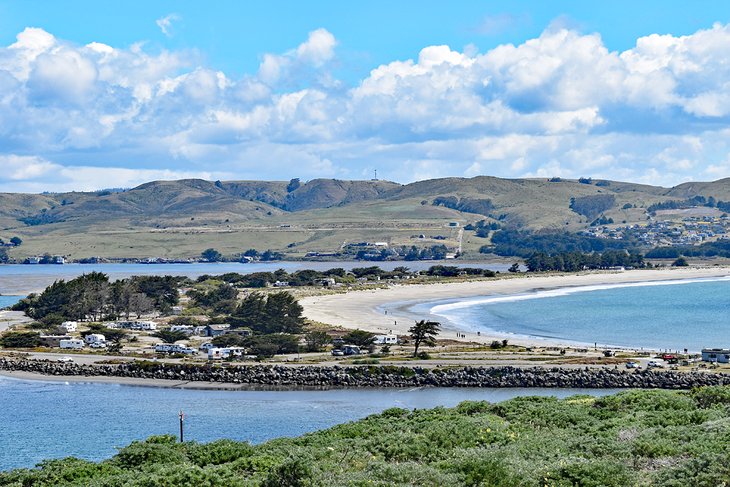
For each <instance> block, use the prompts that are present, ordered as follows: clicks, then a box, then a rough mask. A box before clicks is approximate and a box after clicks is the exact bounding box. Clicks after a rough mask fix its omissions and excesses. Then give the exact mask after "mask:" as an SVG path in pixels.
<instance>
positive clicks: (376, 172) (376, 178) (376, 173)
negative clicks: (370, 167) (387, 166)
mask: <svg viewBox="0 0 730 487" xmlns="http://www.w3.org/2000/svg"><path fill="white" fill-rule="evenodd" d="M377 180H378V170H377V169H376V170H375V179H374V180H373V181H377Z"/></svg>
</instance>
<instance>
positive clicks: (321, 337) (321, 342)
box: [304, 331, 332, 352]
mask: <svg viewBox="0 0 730 487" xmlns="http://www.w3.org/2000/svg"><path fill="white" fill-rule="evenodd" d="M304 341H305V342H306V343H307V352H321V351H322V349H323V348H324V347H325V346H326V345H328V344H329V343H332V337H330V336H329V335H328V334H327V333H326V332H324V331H310V332H309V333H307V334H306V335H304Z"/></svg>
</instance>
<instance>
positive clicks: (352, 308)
mask: <svg viewBox="0 0 730 487" xmlns="http://www.w3.org/2000/svg"><path fill="white" fill-rule="evenodd" d="M729 276H730V267H720V266H717V267H692V268H662V269H637V270H630V271H594V272H583V273H577V274H553V275H548V276H545V275H519V276H509V277H500V278H496V279H489V280H474V281H467V282H459V283H432V284H408V285H400V284H399V285H393V286H391V287H389V288H387V289H376V290H362V291H359V290H358V291H349V292H347V293H343V294H333V295H325V296H311V297H307V298H303V299H302V300H300V304H301V305H302V306H303V307H304V316H306V317H307V318H309V319H311V320H313V321H318V322H322V323H326V324H329V325H333V326H342V327H344V328H348V329H361V330H365V331H370V332H373V333H377V334H390V333H394V334H398V335H407V334H408V328H410V326H411V325H412V323H413V321H414V320H415V319H416V318H420V319H424V318H425V319H434V320H436V321H440V322H441V323H442V330H441V333H440V334H439V337H438V338H440V339H449V340H457V341H466V342H472V343H480V344H489V343H491V342H492V341H494V340H502V339H504V338H508V339H509V341H510V342H511V343H513V344H516V345H522V346H526V347H545V346H556V347H576V346H578V347H580V346H588V345H591V346H592V345H593V344H586V343H582V342H577V341H571V340H569V339H553V338H541V337H533V336H527V335H518V334H510V333H508V332H496V331H492V330H486V329H485V330H483V331H480V334H479V335H477V333H476V332H475V331H473V330H471V329H468V328H465V327H462V326H460V325H459V324H458V323H453V322H451V321H449V320H447V319H446V318H445V317H443V316H440V315H436V314H432V313H430V311H426V312H423V313H422V314H416V313H414V312H413V311H412V308H414V307H416V306H422V305H425V304H429V303H431V304H433V305H436V304H438V303H443V302H444V301H448V300H454V301H455V302H458V301H459V300H468V299H470V298H479V297H482V298H497V297H514V296H521V295H525V294H531V293H538V292H544V291H554V290H560V289H576V288H584V287H593V286H612V287H614V286H615V287H624V286H632V285H652V284H656V283H659V282H668V283H669V282H671V283H672V284H681V283H683V282H694V281H698V280H703V279H718V278H726V277H729ZM573 292H580V291H573ZM454 334H460V335H464V336H463V337H458V338H454ZM601 345H602V348H606V346H604V345H607V344H601ZM611 348H616V349H622V350H638V349H639V348H641V347H638V346H637V347H626V346H623V347H619V346H611ZM644 350H646V348H644Z"/></svg>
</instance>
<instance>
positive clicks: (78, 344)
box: [59, 338, 84, 350]
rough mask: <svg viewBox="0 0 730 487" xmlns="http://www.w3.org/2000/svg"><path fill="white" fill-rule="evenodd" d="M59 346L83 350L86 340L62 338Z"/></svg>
mask: <svg viewBox="0 0 730 487" xmlns="http://www.w3.org/2000/svg"><path fill="white" fill-rule="evenodd" d="M59 346H60V347H61V348H66V349H70V350H81V349H82V348H84V341H83V340H81V339H80V338H69V339H67V340H61V341H60V342H59Z"/></svg>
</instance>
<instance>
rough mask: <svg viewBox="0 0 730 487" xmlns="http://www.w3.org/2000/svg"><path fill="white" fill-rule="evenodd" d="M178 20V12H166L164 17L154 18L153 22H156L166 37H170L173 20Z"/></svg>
mask: <svg viewBox="0 0 730 487" xmlns="http://www.w3.org/2000/svg"><path fill="white" fill-rule="evenodd" d="M178 20H180V16H179V15H178V14H168V15H165V16H164V17H160V18H159V19H157V20H155V23H156V24H157V27H159V28H160V31H161V32H162V33H163V34H165V35H166V36H167V37H172V35H173V29H172V28H173V25H172V24H173V22H176V21H178Z"/></svg>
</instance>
